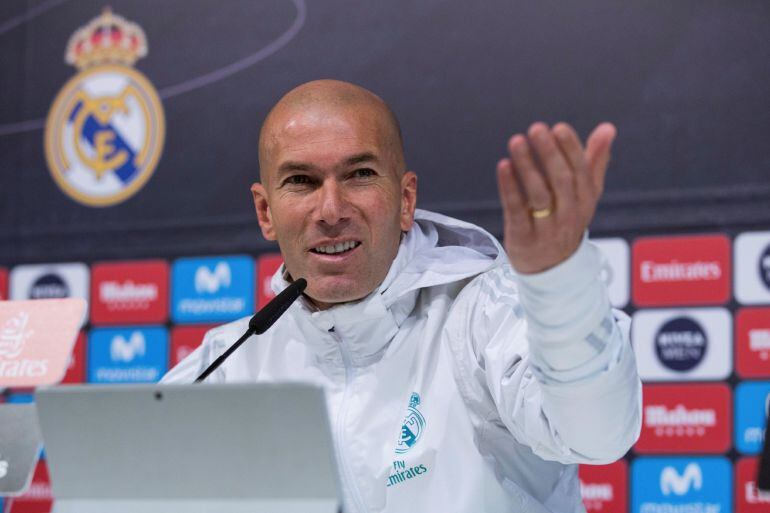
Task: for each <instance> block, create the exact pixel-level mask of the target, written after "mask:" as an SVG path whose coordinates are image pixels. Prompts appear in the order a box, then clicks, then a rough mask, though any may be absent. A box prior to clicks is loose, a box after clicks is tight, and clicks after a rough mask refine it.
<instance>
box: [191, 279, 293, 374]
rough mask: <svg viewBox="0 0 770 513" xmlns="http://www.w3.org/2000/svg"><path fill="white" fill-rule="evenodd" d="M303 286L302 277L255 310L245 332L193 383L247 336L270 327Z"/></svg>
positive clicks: (224, 357) (221, 362) (229, 353)
mask: <svg viewBox="0 0 770 513" xmlns="http://www.w3.org/2000/svg"><path fill="white" fill-rule="evenodd" d="M305 287H307V281H306V280H305V279H304V278H299V279H297V280H295V281H294V282H293V283H292V284H291V285H289V286H288V287H286V288H285V289H283V291H282V292H281V293H280V294H278V295H277V296H275V297H274V298H273V300H272V301H270V302H269V303H268V304H266V305H265V307H264V308H263V309H262V310H260V311H259V312H257V313H256V314H255V315H254V317H252V318H251V319H250V320H249V329H247V330H246V333H244V334H243V336H241V338H239V339H238V340H237V341H236V342H235V344H233V345H231V346H230V347H229V348H228V349H227V351H225V352H224V353H222V354H221V355H220V356H219V358H217V359H216V360H214V362H213V363H212V364H211V365H209V366H208V367H207V368H206V370H205V371H203V373H201V375H200V376H198V377H197V378H196V379H195V383H200V382H201V381H203V380H204V379H206V378H207V377H208V376H209V374H211V373H212V372H214V371H215V370H217V368H219V366H220V365H222V364H223V363H224V361H225V360H227V359H228V358H229V357H230V355H231V354H233V352H234V351H235V350H236V349H238V348H239V347H240V346H241V344H243V343H244V342H245V341H246V339H247V338H249V337H250V336H252V335H261V334H262V333H264V332H266V331H267V330H268V329H270V326H272V325H273V324H274V323H275V321H277V320H278V318H279V317H280V316H282V315H283V313H284V312H285V311H286V310H287V309H288V308H289V306H291V304H292V303H293V302H294V301H296V300H297V298H298V297H299V296H300V294H302V291H303V290H305Z"/></svg>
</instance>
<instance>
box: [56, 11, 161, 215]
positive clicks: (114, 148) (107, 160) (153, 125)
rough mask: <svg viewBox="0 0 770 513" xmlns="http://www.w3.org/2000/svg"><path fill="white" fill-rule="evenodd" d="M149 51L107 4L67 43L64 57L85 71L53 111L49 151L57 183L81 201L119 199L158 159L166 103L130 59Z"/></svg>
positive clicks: (130, 192) (62, 93) (70, 84)
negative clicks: (162, 102) (106, 6)
mask: <svg viewBox="0 0 770 513" xmlns="http://www.w3.org/2000/svg"><path fill="white" fill-rule="evenodd" d="M145 55H147V40H146V38H145V35H144V32H143V31H142V29H141V28H140V27H139V26H138V25H136V24H135V23H131V22H129V21H127V20H126V19H125V18H123V17H122V16H118V15H116V14H113V13H112V11H110V10H109V9H105V10H104V12H103V13H102V15H101V16H99V17H97V18H95V19H93V20H92V21H91V22H90V23H88V25H86V26H85V27H82V28H80V29H79V30H78V31H77V32H75V33H74V34H73V35H72V37H71V38H70V40H69V43H68V44H67V51H66V54H65V60H66V62H67V63H68V64H72V65H74V66H75V67H76V68H78V70H79V72H78V74H77V75H75V76H74V77H73V78H71V79H70V80H69V81H68V82H67V83H66V84H65V85H64V87H63V88H62V90H61V91H60V92H59V94H58V95H57V96H56V99H55V100H54V102H53V106H52V107H51V110H50V112H49V113H48V119H47V120H46V125H45V155H46V160H47V162H48V168H49V170H50V171H51V175H53V178H54V180H55V181H56V183H57V184H58V185H59V187H61V189H62V190H63V191H64V192H65V193H66V194H67V195H69V196H70V197H71V198H72V199H74V200H76V201H78V202H80V203H83V204H85V205H88V206H92V207H106V206H110V205H114V204H116V203H120V202H121V201H124V200H126V199H128V198H129V197H131V196H133V195H134V194H136V192H137V191H139V189H141V188H142V186H144V184H145V183H147V180H149V178H150V176H151V175H152V173H153V171H154V170H155V166H157V164H158V160H159V159H160V155H161V152H162V150H163V140H164V136H165V121H164V117H163V107H162V106H161V103H160V99H159V98H158V93H157V92H156V91H155V88H154V87H153V86H152V84H151V83H150V82H149V81H148V80H147V78H146V77H145V76H144V75H142V74H141V73H140V72H139V71H137V70H136V69H134V68H133V67H132V66H133V64H134V63H135V62H136V61H137V60H138V59H139V58H141V57H144V56H145Z"/></svg>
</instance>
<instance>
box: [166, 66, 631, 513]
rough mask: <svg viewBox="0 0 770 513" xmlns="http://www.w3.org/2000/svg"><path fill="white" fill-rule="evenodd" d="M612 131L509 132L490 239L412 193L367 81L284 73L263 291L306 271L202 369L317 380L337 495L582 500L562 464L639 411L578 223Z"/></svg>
mask: <svg viewBox="0 0 770 513" xmlns="http://www.w3.org/2000/svg"><path fill="white" fill-rule="evenodd" d="M614 135H615V130H614V127H612V125H609V124H603V125H600V126H599V127H598V128H597V129H596V130H595V131H594V132H593V134H592V135H591V137H590V138H589V139H588V141H587V145H586V147H585V149H584V148H583V146H582V144H581V142H580V140H579V138H578V137H577V135H576V134H575V132H574V131H573V130H572V129H571V128H570V127H569V126H568V125H566V124H558V125H556V126H554V127H553V128H549V127H547V126H546V125H544V124H542V123H536V124H534V125H532V127H531V128H530V130H529V132H528V135H527V136H524V135H515V136H513V137H512V138H511V139H510V141H509V143H508V152H509V156H508V157H507V158H504V159H502V160H501V161H500V162H499V164H498V166H497V178H498V185H499V189H500V197H501V201H502V205H503V212H504V221H505V239H504V245H503V247H501V246H500V245H499V243H498V242H497V241H496V240H495V239H494V238H493V237H492V236H491V235H489V234H488V233H486V232H485V231H483V230H482V229H480V228H478V227H476V226H473V225H471V224H468V223H464V222H462V221H458V220H456V219H451V218H448V217H445V216H441V215H438V214H434V213H431V212H427V211H420V210H416V209H415V205H416V200H417V177H416V175H415V174H414V173H413V172H411V171H407V170H406V165H405V163H404V156H403V150H402V144H401V135H400V131H399V129H398V124H397V122H396V120H395V117H394V116H393V114H392V113H391V111H390V110H389V109H388V107H387V106H386V105H385V103H384V102H383V101H382V100H380V99H379V98H378V97H376V96H375V95H373V94H372V93H371V92H369V91H366V90H364V89H362V88H360V87H357V86H354V85H352V84H348V83H344V82H337V81H330V80H323V81H316V82H310V83H308V84H304V85H302V86H299V87H298V88H296V89H294V90H292V91H291V92H289V93H288V94H287V95H286V96H284V97H283V98H282V99H281V100H280V101H279V102H278V103H277V104H276V106H275V107H274V108H273V109H272V111H271V112H270V113H269V115H268V116H267V119H266V120H265V122H264V124H263V126H262V130H261V133H260V138H259V161H260V178H261V182H260V183H255V184H254V185H253V186H252V193H253V197H254V204H255V207H256V211H257V218H258V220H259V225H260V227H261V229H262V233H263V235H264V236H265V238H267V239H269V240H277V241H278V245H279V246H280V250H281V254H282V256H283V258H284V262H285V266H284V267H282V268H281V270H279V272H278V273H276V275H275V276H274V277H273V282H272V284H273V288H274V290H275V291H276V292H277V291H279V290H281V289H283V288H284V287H286V285H287V284H288V283H289V282H290V281H291V280H293V279H294V278H297V277H303V278H305V279H307V282H308V287H307V289H306V292H305V296H304V297H303V298H300V300H299V301H298V302H296V303H294V304H293V305H292V307H291V308H290V309H289V310H288V311H287V313H286V314H285V315H284V316H283V317H282V318H281V319H279V320H278V322H277V323H276V324H275V325H274V327H273V328H271V329H270V330H269V331H268V332H267V333H265V334H264V335H262V336H260V337H257V340H252V341H251V342H249V343H248V344H246V345H244V346H243V347H242V348H240V349H239V350H238V352H236V353H235V354H234V355H233V357H232V358H230V359H229V360H228V361H227V362H226V363H225V364H224V365H223V366H222V367H220V369H219V370H218V371H216V372H215V373H214V374H212V375H211V376H210V378H209V379H208V381H215V382H223V381H286V380H299V381H309V382H312V383H316V384H319V385H321V386H323V387H324V389H325V390H326V392H327V402H328V407H329V413H330V421H331V425H332V431H333V434H334V442H335V448H336V451H337V460H338V464H339V467H340V474H341V482H342V488H343V496H344V497H343V498H344V505H345V511H347V512H348V513H358V512H375V511H377V512H380V511H384V512H405V511H429V512H434V511H435V512H481V511H483V512H503V511H506V512H507V511H515V512H519V511H527V512H559V513H562V512H578V511H583V507H582V503H581V499H580V490H579V483H578V479H577V465H574V463H580V462H585V463H595V464H601V463H608V462H611V461H614V460H616V459H618V458H620V457H621V456H623V454H624V453H625V452H626V451H627V450H628V448H629V447H630V446H631V444H633V442H634V441H635V440H636V437H637V436H638V433H639V429H640V408H641V404H640V403H641V385H640V382H639V378H638V375H637V372H636V368H635V364H634V360H633V353H632V351H631V348H630V346H629V344H628V324H629V323H628V319H627V317H626V316H624V315H623V314H622V313H620V312H613V311H612V310H611V308H610V306H609V302H608V299H607V294H606V291H605V289H604V286H603V284H602V282H601V281H600V279H599V271H600V268H601V264H600V258H599V255H598V252H597V250H596V249H595V248H594V247H593V246H592V245H591V244H590V243H588V242H587V241H586V239H585V237H584V233H585V231H586V228H587V226H588V223H589V222H590V220H591V218H592V216H593V214H594V211H595V208H596V204H597V201H598V199H599V196H600V194H601V189H602V184H603V181H604V173H605V170H606V167H607V163H608V161H609V151H610V146H611V143H612V140H613V138H614ZM503 248H504V249H503ZM511 264H512V266H513V269H515V272H514V270H513V269H512V267H511ZM247 322H248V319H242V320H240V321H236V322H234V323H231V324H228V325H225V326H222V327H219V328H216V329H214V330H212V331H210V332H209V333H208V334H207V335H206V337H205V339H204V342H203V344H202V346H201V347H200V348H199V349H198V350H196V351H195V352H194V353H193V354H192V355H191V356H190V357H189V358H188V359H186V360H185V361H183V362H182V363H180V365H179V366H177V367H176V368H175V369H174V370H172V371H171V373H170V374H169V375H168V376H167V377H166V381H177V382H179V381H192V380H193V379H194V378H195V376H197V374H198V373H200V372H201V371H202V370H203V369H204V368H205V367H206V366H207V365H208V364H209V363H210V362H211V361H213V359H214V358H216V356H217V355H219V354H221V353H222V352H223V351H224V350H225V349H226V348H227V347H228V346H229V345H230V344H231V343H232V342H233V341H234V340H236V339H237V338H238V337H239V336H240V335H241V334H242V333H243V332H244V331H245V329H246V326H247Z"/></svg>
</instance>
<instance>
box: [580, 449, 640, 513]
mask: <svg viewBox="0 0 770 513" xmlns="http://www.w3.org/2000/svg"><path fill="white" fill-rule="evenodd" d="M579 476H580V494H581V496H582V497H583V505H584V506H585V507H586V511H587V512H588V513H624V512H625V511H626V509H627V508H626V504H627V503H628V465H627V463H626V461H625V460H619V461H616V462H615V463H612V464H610V465H580V470H579Z"/></svg>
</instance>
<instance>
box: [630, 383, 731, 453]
mask: <svg viewBox="0 0 770 513" xmlns="http://www.w3.org/2000/svg"><path fill="white" fill-rule="evenodd" d="M643 396H644V403H643V404H644V406H643V410H642V433H641V435H640V436H639V440H638V441H637V442H636V445H634V450H635V451H636V452H637V453H642V454H649V453H663V454H665V453H669V454H682V453H705V454H721V453H724V452H726V451H727V450H728V449H729V448H730V433H731V429H730V428H731V420H732V416H731V408H732V397H731V395H730V388H729V387H728V386H727V385H726V384H723V383H708V384H697V385H645V386H644V394H643Z"/></svg>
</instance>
